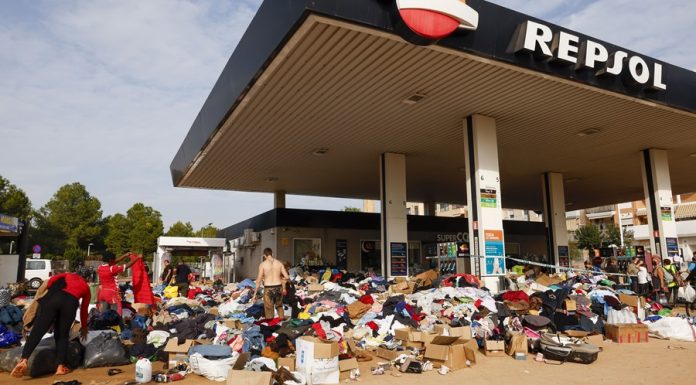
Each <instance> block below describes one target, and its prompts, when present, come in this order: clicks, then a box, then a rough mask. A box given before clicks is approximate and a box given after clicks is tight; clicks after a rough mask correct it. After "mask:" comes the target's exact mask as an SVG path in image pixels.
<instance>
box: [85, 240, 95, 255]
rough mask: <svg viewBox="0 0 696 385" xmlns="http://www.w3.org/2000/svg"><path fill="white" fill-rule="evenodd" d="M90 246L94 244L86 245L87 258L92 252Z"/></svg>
mask: <svg viewBox="0 0 696 385" xmlns="http://www.w3.org/2000/svg"><path fill="white" fill-rule="evenodd" d="M92 246H94V243H92V242H90V243H89V245H87V258H89V253H90V251H92Z"/></svg>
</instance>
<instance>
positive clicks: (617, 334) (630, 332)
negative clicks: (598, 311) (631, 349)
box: [604, 324, 648, 344]
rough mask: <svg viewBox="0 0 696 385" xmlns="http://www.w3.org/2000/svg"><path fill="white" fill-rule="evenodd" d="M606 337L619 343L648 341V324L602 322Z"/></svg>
mask: <svg viewBox="0 0 696 385" xmlns="http://www.w3.org/2000/svg"><path fill="white" fill-rule="evenodd" d="M604 332H605V334H606V336H607V339H610V340H612V341H614V342H617V343H620V344H631V343H644V342H648V326H647V325H645V324H604Z"/></svg>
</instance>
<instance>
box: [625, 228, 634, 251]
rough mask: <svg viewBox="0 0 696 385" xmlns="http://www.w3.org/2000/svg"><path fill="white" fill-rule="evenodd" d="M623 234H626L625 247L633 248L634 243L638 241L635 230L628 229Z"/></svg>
mask: <svg viewBox="0 0 696 385" xmlns="http://www.w3.org/2000/svg"><path fill="white" fill-rule="evenodd" d="M623 233H624V245H625V246H626V247H631V246H633V242H635V241H636V237H635V233H634V232H633V230H628V229H627V228H624V229H623Z"/></svg>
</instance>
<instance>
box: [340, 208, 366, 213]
mask: <svg viewBox="0 0 696 385" xmlns="http://www.w3.org/2000/svg"><path fill="white" fill-rule="evenodd" d="M343 211H347V212H353V213H359V212H361V211H362V210H360V209H359V208H357V207H350V206H345V207H344V208H343Z"/></svg>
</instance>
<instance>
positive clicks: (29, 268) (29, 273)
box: [24, 259, 53, 290]
mask: <svg viewBox="0 0 696 385" xmlns="http://www.w3.org/2000/svg"><path fill="white" fill-rule="evenodd" d="M51 276H53V267H52V266H51V260H50V259H27V264H26V269H25V270H24V278H26V279H27V281H29V287H30V288H32V289H34V290H36V289H38V288H39V286H41V284H42V283H43V281H46V280H48V279H49V278H51Z"/></svg>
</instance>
